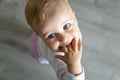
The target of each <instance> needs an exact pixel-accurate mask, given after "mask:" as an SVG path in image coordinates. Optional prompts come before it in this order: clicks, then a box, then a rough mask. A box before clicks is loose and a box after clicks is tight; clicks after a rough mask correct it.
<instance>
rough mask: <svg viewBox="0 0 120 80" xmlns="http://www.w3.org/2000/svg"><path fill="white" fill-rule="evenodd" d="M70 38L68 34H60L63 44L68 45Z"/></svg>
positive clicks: (60, 40)
mask: <svg viewBox="0 0 120 80" xmlns="http://www.w3.org/2000/svg"><path fill="white" fill-rule="evenodd" d="M68 38H69V35H68V34H60V35H59V42H60V43H61V45H63V46H65V45H67V42H68Z"/></svg>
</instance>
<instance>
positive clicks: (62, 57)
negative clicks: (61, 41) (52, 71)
mask: <svg viewBox="0 0 120 80" xmlns="http://www.w3.org/2000/svg"><path fill="white" fill-rule="evenodd" d="M54 57H55V58H57V59H60V60H62V61H64V56H62V55H55V56H54Z"/></svg>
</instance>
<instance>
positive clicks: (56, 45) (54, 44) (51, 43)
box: [46, 41, 59, 51]
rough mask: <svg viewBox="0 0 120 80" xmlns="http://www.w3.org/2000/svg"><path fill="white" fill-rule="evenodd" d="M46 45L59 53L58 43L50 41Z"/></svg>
mask: <svg viewBox="0 0 120 80" xmlns="http://www.w3.org/2000/svg"><path fill="white" fill-rule="evenodd" d="M46 45H47V46H48V47H49V48H50V49H51V50H53V51H57V49H58V47H59V46H58V42H55V41H50V42H47V43H46Z"/></svg>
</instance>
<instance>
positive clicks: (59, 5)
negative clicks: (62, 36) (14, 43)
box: [36, 0, 73, 33]
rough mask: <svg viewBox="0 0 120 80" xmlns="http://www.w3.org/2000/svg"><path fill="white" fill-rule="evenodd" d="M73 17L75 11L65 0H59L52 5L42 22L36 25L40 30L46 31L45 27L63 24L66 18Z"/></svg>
mask: <svg viewBox="0 0 120 80" xmlns="http://www.w3.org/2000/svg"><path fill="white" fill-rule="evenodd" d="M72 17H73V12H72V10H71V8H70V7H69V5H67V2H66V1H65V0H58V2H56V4H55V5H54V6H51V7H50V8H49V10H48V11H47V13H46V18H45V20H44V21H43V23H42V24H38V25H36V27H37V28H38V29H37V30H39V32H42V33H44V32H43V31H45V29H47V28H48V27H51V28H52V26H58V25H61V24H63V23H64V22H65V21H66V20H68V19H70V18H72Z"/></svg>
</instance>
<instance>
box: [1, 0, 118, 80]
mask: <svg viewBox="0 0 120 80" xmlns="http://www.w3.org/2000/svg"><path fill="white" fill-rule="evenodd" d="M70 2H71V6H72V7H73V8H74V10H75V12H76V16H77V19H78V22H79V27H80V30H81V32H82V35H83V57H82V64H83V65H84V68H85V74H86V80H120V63H119V61H120V37H119V35H120V15H119V14H120V5H119V4H120V0H75V1H73V0H70ZM25 4H26V0H19V1H18V0H1V1H0V80H57V77H56V74H55V72H54V70H53V69H52V67H51V66H50V65H45V64H44V65H41V64H39V63H37V61H36V60H35V59H34V58H32V57H31V56H30V54H29V37H30V35H31V33H32V30H31V28H29V26H28V25H27V23H26V21H25V17H24V7H25Z"/></svg>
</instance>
